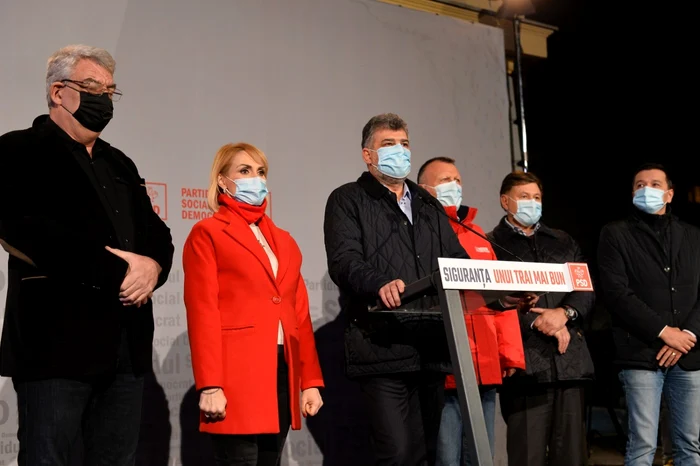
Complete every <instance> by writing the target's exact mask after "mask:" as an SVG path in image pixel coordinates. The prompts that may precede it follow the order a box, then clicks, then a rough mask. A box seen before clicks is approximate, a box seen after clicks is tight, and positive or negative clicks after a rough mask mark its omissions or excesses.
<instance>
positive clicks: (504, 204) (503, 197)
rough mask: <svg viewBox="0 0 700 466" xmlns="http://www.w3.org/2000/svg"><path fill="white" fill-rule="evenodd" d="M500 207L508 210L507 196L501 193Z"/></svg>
mask: <svg viewBox="0 0 700 466" xmlns="http://www.w3.org/2000/svg"><path fill="white" fill-rule="evenodd" d="M501 209H503V210H505V211H506V212H507V211H508V196H506V195H505V194H501Z"/></svg>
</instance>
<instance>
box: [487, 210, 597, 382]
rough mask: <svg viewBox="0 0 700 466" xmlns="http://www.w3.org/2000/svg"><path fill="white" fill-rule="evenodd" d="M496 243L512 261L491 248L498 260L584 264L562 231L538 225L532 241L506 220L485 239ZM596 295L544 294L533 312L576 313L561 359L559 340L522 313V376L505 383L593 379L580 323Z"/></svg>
mask: <svg viewBox="0 0 700 466" xmlns="http://www.w3.org/2000/svg"><path fill="white" fill-rule="evenodd" d="M488 236H489V237H490V238H491V239H492V240H493V241H495V242H496V243H497V244H499V245H501V246H503V247H504V248H505V249H507V250H508V251H510V252H511V253H513V254H514V255H515V256H517V257H514V256H513V255H511V254H508V253H506V252H504V251H501V250H500V249H499V248H494V251H495V252H496V256H497V257H498V260H505V261H517V260H519V259H518V257H519V258H520V259H522V260H524V261H525V262H549V263H558V264H561V263H565V262H586V261H585V259H584V258H583V255H582V254H581V250H580V249H579V247H578V244H576V241H574V239H573V238H572V237H571V236H569V235H568V234H567V233H565V232H563V231H561V230H555V229H553V228H549V227H547V226H546V225H544V224H540V227H539V229H538V230H537V231H536V232H535V234H533V235H532V236H524V235H522V234H520V233H518V232H517V231H515V230H514V229H513V228H512V227H511V226H510V225H508V224H507V223H506V222H505V217H504V218H503V219H502V220H501V222H500V223H499V224H498V226H496V228H494V230H493V231H492V232H491V233H489V234H488ZM594 301H595V294H594V293H593V292H590V291H586V292H583V291H574V292H572V293H548V294H545V295H543V296H542V297H540V300H539V302H538V303H537V307H541V308H546V309H553V308H557V307H559V306H562V305H565V304H566V305H569V306H571V307H573V308H574V309H576V310H577V311H578V313H579V317H578V318H577V319H576V320H574V321H571V322H569V324H568V327H569V333H570V334H571V341H570V342H569V347H568V349H567V350H566V352H565V353H564V354H559V351H558V350H557V340H556V338H554V337H548V336H546V335H544V334H542V333H541V332H539V331H537V330H533V329H531V328H530V326H531V325H532V323H533V322H534V320H535V319H536V318H537V314H534V313H527V314H520V324H521V332H522V336H523V347H524V349H525V363H526V367H527V368H526V371H525V372H524V373H521V374H518V375H516V376H514V377H511V378H509V379H507V380H506V382H507V383H522V382H535V383H550V382H557V381H570V380H571V381H573V380H583V379H590V378H592V377H593V360H592V359H591V355H590V353H589V352H588V346H587V345H586V340H585V338H584V336H583V330H582V329H581V324H582V323H583V321H585V319H586V317H587V316H588V314H589V312H590V311H591V309H592V308H593V304H594Z"/></svg>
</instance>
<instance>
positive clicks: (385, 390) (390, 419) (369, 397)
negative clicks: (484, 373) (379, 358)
mask: <svg viewBox="0 0 700 466" xmlns="http://www.w3.org/2000/svg"><path fill="white" fill-rule="evenodd" d="M359 382H360V388H361V390H362V394H363V396H364V399H365V403H367V408H368V409H367V411H368V413H369V418H370V419H369V420H370V426H371V430H372V447H373V450H374V457H375V463H374V464H375V465H376V466H432V465H434V464H435V457H436V452H437V436H438V430H439V429H440V416H441V414H442V407H443V405H444V395H445V375H444V374H439V373H435V372H412V373H406V374H392V375H386V376H380V377H363V378H361V379H359Z"/></svg>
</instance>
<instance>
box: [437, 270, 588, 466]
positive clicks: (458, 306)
mask: <svg viewBox="0 0 700 466" xmlns="http://www.w3.org/2000/svg"><path fill="white" fill-rule="evenodd" d="M438 265H439V275H440V279H439V280H435V281H436V282H437V283H435V286H436V287H437V288H438V294H439V296H440V304H441V308H442V313H443V317H444V319H443V320H444V322H445V332H446V334H447V343H448V346H449V348H450V358H451V360H452V371H453V373H454V377H455V381H456V383H457V394H458V396H459V404H460V408H461V411H462V424H463V429H464V435H465V436H466V438H467V446H468V448H469V456H470V459H471V464H472V465H477V466H493V456H492V453H491V448H490V446H489V441H488V436H487V434H486V423H485V421H484V412H483V410H482V408H481V396H480V392H479V386H478V384H477V382H476V376H475V373H474V362H473V361H472V353H471V348H470V347H469V337H468V335H467V327H466V324H465V320H464V311H463V309H464V308H465V307H464V306H465V303H464V302H463V301H462V292H463V291H469V292H470V293H472V294H473V293H479V294H481V295H482V296H483V297H484V298H485V299H484V301H485V302H493V301H495V300H497V299H500V297H505V296H507V295H509V294H510V293H511V292H534V293H538V294H542V293H548V292H563V293H568V292H571V291H593V284H592V282H591V277H590V273H589V271H588V265H586V264H583V263H568V264H546V263H539V262H507V261H483V260H471V259H451V258H439V259H438ZM467 307H468V305H467Z"/></svg>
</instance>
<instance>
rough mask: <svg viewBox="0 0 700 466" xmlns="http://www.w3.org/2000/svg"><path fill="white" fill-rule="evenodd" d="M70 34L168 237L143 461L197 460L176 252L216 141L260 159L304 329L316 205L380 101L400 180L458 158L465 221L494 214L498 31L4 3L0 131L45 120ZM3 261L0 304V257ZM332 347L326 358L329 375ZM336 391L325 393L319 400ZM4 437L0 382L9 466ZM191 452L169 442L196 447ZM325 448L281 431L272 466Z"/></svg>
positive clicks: (155, 4)
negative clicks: (47, 84)
mask: <svg viewBox="0 0 700 466" xmlns="http://www.w3.org/2000/svg"><path fill="white" fill-rule="evenodd" d="M71 43H86V44H90V45H96V46H100V47H104V48H106V49H108V50H109V51H110V52H112V53H113V54H114V56H115V58H116V60H117V71H116V74H115V78H116V82H117V84H118V86H119V88H120V89H121V90H122V91H123V93H124V97H123V98H122V100H121V101H120V102H118V103H116V104H115V106H116V108H115V119H114V121H113V122H112V123H111V124H110V125H109V126H108V127H107V129H106V130H105V132H104V134H103V137H104V139H106V140H107V141H109V142H111V143H112V144H114V145H115V146H117V147H119V148H120V149H122V150H123V151H124V152H126V154H127V155H129V156H130V157H131V158H132V159H134V161H135V162H136V163H137V165H138V167H139V169H140V171H141V175H142V176H143V177H144V178H146V179H147V180H148V182H149V192H150V193H151V196H152V200H153V203H154V208H155V209H156V210H157V211H158V212H159V213H160V215H161V216H162V217H163V218H164V219H165V220H166V222H167V223H168V225H169V226H170V228H171V229H172V232H173V238H174V241H175V245H176V252H175V262H174V266H173V271H172V274H171V276H170V280H169V281H168V283H167V284H166V285H165V286H164V287H163V288H162V289H160V290H159V291H158V292H157V293H156V296H155V297H154V300H155V304H156V306H155V315H156V336H155V341H154V370H155V373H156V379H155V380H151V381H150V382H151V383H150V384H149V392H148V394H147V399H146V403H145V406H144V409H145V410H146V415H145V417H146V418H147V419H145V423H146V427H145V428H144V429H143V430H144V432H145V433H144V436H145V437H146V438H145V439H144V445H146V447H144V451H147V452H148V454H149V455H151V456H150V457H149V458H148V459H141V460H140V463H141V464H148V465H152V466H159V465H161V464H162V465H165V464H168V465H178V464H184V465H185V466H187V465H188V464H189V465H198V466H199V465H202V464H204V460H203V459H194V458H193V459H186V458H181V443H182V442H186V441H188V440H186V439H183V435H181V433H183V432H184V433H185V434H186V435H190V434H191V431H192V430H193V429H196V425H195V424H194V423H193V422H188V421H187V419H188V418H187V413H188V412H190V411H192V410H194V411H192V412H194V413H195V414H196V406H195V405H196V400H195V399H194V398H190V397H188V398H187V399H186V400H185V402H184V403H183V397H184V396H185V393H186V392H187V391H188V390H189V389H190V388H191V386H192V383H193V379H192V372H191V364H190V354H189V348H188V345H187V329H186V323H185V318H184V312H185V310H184V306H183V303H182V279H183V276H182V269H181V262H180V257H181V251H182V249H181V247H182V244H183V242H184V240H185V238H186V236H187V234H188V233H189V231H190V229H191V227H192V225H193V224H194V223H195V222H196V219H198V218H201V217H202V215H206V210H205V208H204V203H203V201H204V191H203V189H204V188H206V184H207V177H208V172H209V168H210V164H211V161H212V159H213V155H214V153H215V152H216V150H217V149H218V147H220V146H221V145H222V144H224V143H227V142H234V141H239V140H243V141H247V142H251V143H253V144H256V145H258V146H259V147H260V148H261V149H262V150H264V151H265V152H266V153H267V155H268V157H269V159H270V164H271V171H270V177H269V186H270V190H271V193H272V218H273V220H274V221H275V223H277V224H278V225H280V226H281V227H282V228H285V229H287V230H289V231H290V232H291V234H292V235H293V236H294V237H295V238H296V240H297V241H298V243H299V245H300V247H301V249H302V252H303V253H304V265H303V273H304V275H305V277H306V279H307V286H308V288H309V294H310V300H311V314H312V318H313V321H314V327H315V328H316V329H317V330H319V329H321V328H323V327H324V326H325V325H326V324H330V325H332V322H333V321H334V319H335V318H336V316H337V314H338V305H337V302H336V299H335V298H336V296H337V293H336V290H335V286H334V285H333V284H332V283H330V281H329V280H328V277H327V272H326V261H325V254H324V249H323V233H322V222H323V209H324V206H325V201H326V198H327V196H328V194H329V193H330V192H331V191H332V190H333V189H334V188H335V187H337V186H339V185H340V184H342V183H345V182H348V181H352V180H354V179H356V178H357V177H358V176H359V174H360V173H361V172H362V171H363V169H364V167H363V164H362V160H361V152H360V139H361V137H360V133H361V129H362V126H363V125H364V124H365V123H366V121H367V120H368V119H369V118H370V117H371V116H373V115H375V114H378V113H382V112H387V111H391V112H395V113H398V114H399V115H401V116H402V117H403V118H404V119H405V120H406V121H407V122H408V124H409V131H410V138H411V145H412V149H413V150H412V152H413V155H414V171H413V176H415V174H416V173H417V170H418V167H419V166H420V164H421V163H422V162H423V161H425V160H426V159H428V158H430V157H433V156H438V155H443V156H449V157H454V158H456V159H457V160H458V165H459V168H460V170H461V172H462V176H463V183H464V199H465V202H466V203H469V204H470V205H472V206H476V207H479V208H480V210H481V213H480V215H479V218H478V219H477V222H478V223H480V224H481V225H482V226H483V227H484V228H485V229H486V230H487V231H488V230H489V229H490V228H491V227H493V226H494V225H495V224H496V222H497V220H498V218H499V217H500V210H499V207H498V201H497V195H498V188H499V185H500V182H501V179H502V177H503V176H504V175H505V174H506V173H507V172H508V171H509V169H510V149H509V143H510V139H509V138H510V136H509V129H510V128H509V122H508V99H507V86H506V75H505V57H504V52H503V38H502V31H501V30H499V29H495V28H490V27H487V26H482V25H473V24H467V23H463V22H459V21H456V20H452V19H449V18H444V17H439V16H433V15H428V14H425V13H420V12H415V11H412V10H406V9H403V8H399V7H394V6H390V5H386V4H383V3H377V2H374V1H372V0H295V1H293V2H290V1H289V0H237V1H217V0H202V1H199V2H192V1H189V0H139V1H128V0H111V1H109V2H106V1H104V2H100V1H97V2H96V1H94V0H89V1H88V0H63V1H62V2H60V4H52V5H48V4H47V3H46V2H45V1H42V0H3V1H2V2H1V3H0V63H2V66H0V89H1V90H2V96H3V97H2V112H1V113H0V133H4V132H7V131H10V130H13V129H20V128H26V127H28V126H30V124H31V122H32V120H33V118H34V117H36V116H37V115H39V114H42V113H46V103H45V97H44V79H45V63H46V59H47V58H48V56H49V55H50V54H51V53H52V52H53V51H55V50H56V49H58V48H60V47H61V46H64V45H67V44H71ZM0 156H5V154H0ZM38 168H39V169H40V167H38ZM45 175H46V176H47V180H48V181H49V184H48V185H45V186H44V188H43V189H49V190H50V191H51V192H52V193H53V194H55V196H53V198H54V199H57V202H60V201H59V199H60V190H61V180H53V179H51V178H50V174H45ZM3 201H5V200H3ZM61 208H70V206H61ZM0 259H1V262H2V264H1V265H0V298H1V299H2V300H3V301H4V296H5V293H6V290H5V287H6V271H7V269H6V256H5V255H4V253H2V254H1V255H0ZM328 328H331V327H328ZM320 351H325V349H324V348H321V350H320ZM328 351H330V350H328ZM341 354H342V353H330V352H329V353H327V355H326V358H325V359H326V360H330V361H331V363H332V364H334V365H335V366H334V367H336V368H337V367H339V364H341V363H342V361H341V360H340V355H341ZM331 355H332V356H331ZM322 356H323V355H322ZM324 369H325V368H324ZM331 372H332V369H329V373H331ZM336 372H337V371H336ZM336 376H337V374H336ZM190 395H191V393H190ZM333 396H334V395H333V392H332V391H331V390H329V391H328V393H327V397H330V398H331V399H330V401H329V404H330V405H331V406H332V405H333ZM337 403H340V404H343V403H344V402H343V401H342V400H341V401H337ZM181 406H183V407H184V408H185V409H184V410H183V413H182V415H183V416H184V417H185V418H186V419H185V420H181V412H180V411H181V409H180V408H181ZM336 421H337V422H338V423H340V424H342V423H343V419H336ZM348 422H349V421H348ZM183 423H184V424H183ZM349 428H352V426H350V427H349ZM181 439H182V440H181ZM324 441H325V442H327V444H332V443H334V442H335V443H336V444H337V443H338V442H342V439H325V440H324ZM328 442H329V443H328ZM16 443H17V442H16V408H15V399H14V391H13V390H12V385H11V383H10V381H9V380H0V465H11V464H15V462H14V459H15V457H16V451H17V444H16ZM195 445H196V444H195V443H192V444H191V446H190V445H188V444H186V445H185V446H184V447H183V448H184V449H185V450H187V449H188V448H189V449H190V451H192V450H199V449H201V448H199V447H196V446H195ZM329 448H330V447H329ZM159 455H160V456H159ZM321 456H322V455H321V451H320V448H319V446H318V445H317V444H316V442H315V441H314V439H313V438H312V436H311V434H310V433H309V432H308V431H307V430H306V429H304V430H302V431H301V432H294V433H292V434H291V435H290V437H289V440H288V442H287V454H286V459H285V464H289V465H304V466H311V465H320V464H322V460H321ZM326 464H328V463H326Z"/></svg>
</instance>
